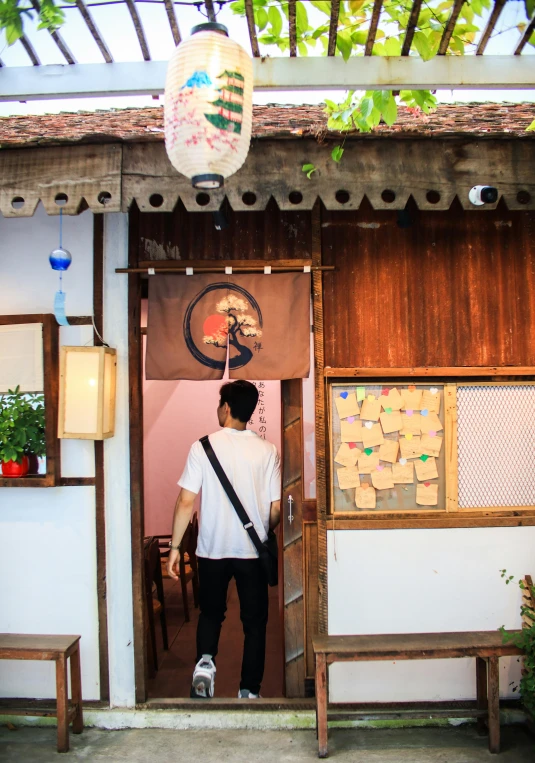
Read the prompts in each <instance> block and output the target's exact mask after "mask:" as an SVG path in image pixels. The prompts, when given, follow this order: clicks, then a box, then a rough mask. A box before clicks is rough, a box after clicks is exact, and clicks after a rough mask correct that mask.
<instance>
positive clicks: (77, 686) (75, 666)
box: [71, 641, 84, 734]
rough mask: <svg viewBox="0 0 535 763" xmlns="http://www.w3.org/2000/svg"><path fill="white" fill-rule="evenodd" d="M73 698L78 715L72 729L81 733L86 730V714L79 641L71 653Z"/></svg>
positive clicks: (75, 732)
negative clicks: (84, 710)
mask: <svg viewBox="0 0 535 763" xmlns="http://www.w3.org/2000/svg"><path fill="white" fill-rule="evenodd" d="M71 700H72V704H73V706H74V707H75V709H76V715H75V716H74V718H73V722H72V730H73V733H74V734H81V733H82V731H83V730H84V716H83V711H82V674H81V670H80V642H79V641H78V642H77V644H76V647H75V649H74V652H73V653H72V654H71Z"/></svg>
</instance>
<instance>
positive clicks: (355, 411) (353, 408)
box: [334, 392, 360, 419]
mask: <svg viewBox="0 0 535 763" xmlns="http://www.w3.org/2000/svg"><path fill="white" fill-rule="evenodd" d="M344 394H345V395H347V397H345V398H344V397H342V396H339V397H335V398H334V402H335V403H336V410H337V411H338V415H339V417H340V418H341V419H347V417H348V416H358V415H359V413H360V408H359V404H358V403H357V396H356V395H355V393H354V392H346V393H344Z"/></svg>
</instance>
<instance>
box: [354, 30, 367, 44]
mask: <svg viewBox="0 0 535 763" xmlns="http://www.w3.org/2000/svg"><path fill="white" fill-rule="evenodd" d="M367 39H368V32H361V31H356V32H351V41H352V42H353V44H354V45H366V41H367Z"/></svg>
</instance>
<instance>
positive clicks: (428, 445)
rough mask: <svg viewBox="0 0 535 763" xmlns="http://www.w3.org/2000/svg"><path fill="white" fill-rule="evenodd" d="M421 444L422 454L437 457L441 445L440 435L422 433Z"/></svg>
mask: <svg viewBox="0 0 535 763" xmlns="http://www.w3.org/2000/svg"><path fill="white" fill-rule="evenodd" d="M421 446H422V455H426V456H436V457H438V456H439V455H440V449H441V447H442V437H438V436H437V435H435V436H434V437H431V435H429V434H424V435H422V440H421Z"/></svg>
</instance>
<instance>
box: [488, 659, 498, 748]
mask: <svg viewBox="0 0 535 763" xmlns="http://www.w3.org/2000/svg"><path fill="white" fill-rule="evenodd" d="M488 669H489V682H488V694H489V696H488V705H489V751H490V752H492V753H498V752H500V670H499V657H489V668H488Z"/></svg>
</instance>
